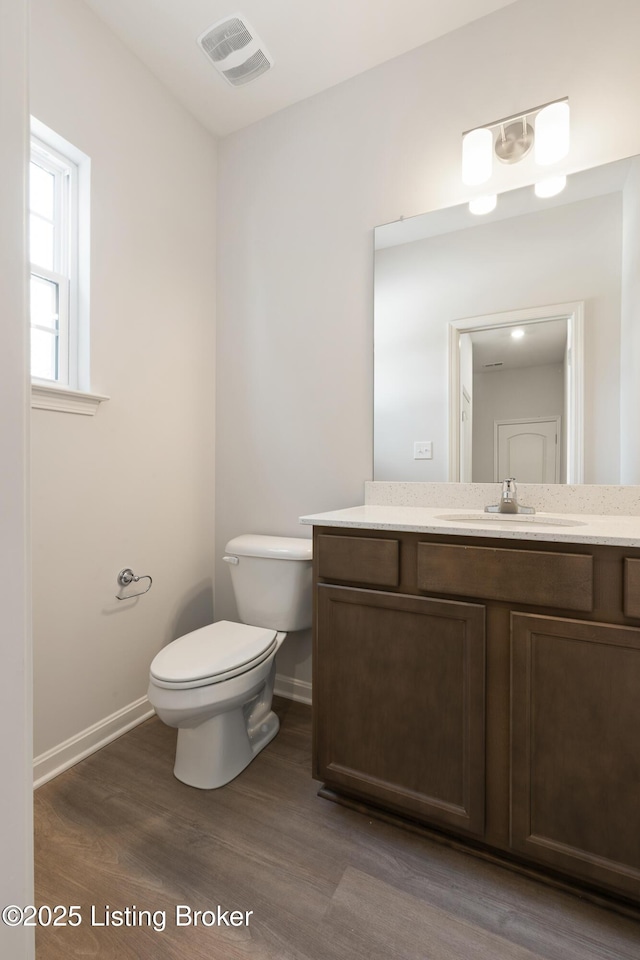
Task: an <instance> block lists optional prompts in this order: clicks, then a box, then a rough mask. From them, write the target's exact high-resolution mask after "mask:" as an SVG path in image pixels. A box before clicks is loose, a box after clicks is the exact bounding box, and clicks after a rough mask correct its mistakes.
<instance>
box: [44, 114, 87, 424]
mask: <svg viewBox="0 0 640 960" xmlns="http://www.w3.org/2000/svg"><path fill="white" fill-rule="evenodd" d="M89 168H90V161H89V158H88V157H87V156H85V155H84V154H83V153H81V152H80V151H79V150H78V149H76V148H75V147H74V146H72V144H70V143H68V142H67V141H66V140H63V138H62V137H60V136H58V134H56V133H54V131H53V130H50V129H49V128H48V127H46V126H45V125H44V124H42V123H40V122H39V121H38V120H36V119H35V118H33V117H32V119H31V162H30V165H29V231H30V233H29V236H30V240H29V246H30V261H31V290H30V295H31V377H32V382H33V387H32V405H34V406H45V407H47V408H53V409H57V410H61V409H69V407H68V405H67V406H65V405H64V403H62V405H61V400H60V398H61V396H62V394H63V393H65V395H66V396H71V394H72V393H73V394H77V397H73V396H72V397H71V399H72V400H74V399H77V398H78V397H79V398H83V399H86V398H87V397H88V396H91V395H89V394H88V393H87V391H88V390H89V315H88V313H89V310H88V307H89V295H88V290H89ZM53 390H55V394H54V393H53V392H52V391H53ZM81 391H82V392H81ZM54 395H55V401H50V398H51V396H54ZM47 397H49V399H47ZM43 398H44V399H43ZM93 398H94V399H95V401H96V402H99V400H100V399H106V398H99V397H98V396H97V395H93ZM94 407H95V404H94ZM72 412H74V413H77V412H83V413H84V412H91V413H93V412H95V409H92V410H90V411H89V410H85V409H75V407H73V404H72Z"/></svg>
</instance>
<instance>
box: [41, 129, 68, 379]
mask: <svg viewBox="0 0 640 960" xmlns="http://www.w3.org/2000/svg"><path fill="white" fill-rule="evenodd" d="M29 162H30V165H31V164H32V163H33V164H35V165H36V166H38V167H40V168H41V169H43V170H45V171H46V172H47V173H49V174H51V175H52V176H53V178H54V214H53V220H52V221H51V222H52V224H53V232H54V241H53V269H52V270H50V269H48V268H47V267H43V266H41V265H40V264H38V263H34V262H33V261H32V260H30V275H31V276H32V277H36V278H39V279H41V280H45V281H48V282H49V283H53V284H55V286H56V291H57V318H58V323H57V327H56V329H55V331H52V330H51V328H48V327H42V326H39V325H38V324H34V323H31V324H30V326H31V329H36V330H42V331H43V332H44V333H49V334H50V335H51V336H54V337H55V338H56V341H57V343H56V371H55V372H56V376H55V378H54V379H50V378H48V377H47V378H44V377H36V376H33V374H32V379H33V380H35V381H36V382H38V383H55V384H57V385H58V386H62V387H66V388H68V389H69V388H70V389H73V388H74V387H77V384H78V351H77V342H78V296H77V288H78V226H79V225H78V166H77V164H76V163H75V162H74V161H73V160H71V159H70V158H68V157H66V156H64V154H62V153H60V152H59V151H58V150H55V149H54V148H53V147H51V146H50V145H48V144H47V143H45V142H44V141H43V140H41V139H40V137H37V136H35V134H32V135H31V153H30V160H29ZM29 215H30V216H36V217H37V216H39V214H38V213H34V211H32V210H31V207H29Z"/></svg>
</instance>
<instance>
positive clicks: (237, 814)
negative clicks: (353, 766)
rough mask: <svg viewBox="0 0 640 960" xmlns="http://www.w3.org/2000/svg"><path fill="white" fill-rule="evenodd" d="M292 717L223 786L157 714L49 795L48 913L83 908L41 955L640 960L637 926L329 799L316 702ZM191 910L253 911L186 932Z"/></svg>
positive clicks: (43, 854)
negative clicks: (319, 772) (186, 774)
mask: <svg viewBox="0 0 640 960" xmlns="http://www.w3.org/2000/svg"><path fill="white" fill-rule="evenodd" d="M275 709H276V712H277V713H278V714H279V716H280V719H281V724H282V726H281V730H280V733H279V734H278V736H277V737H276V739H275V740H274V741H273V742H272V743H271V744H270V745H269V746H268V747H267V748H266V749H265V750H264V751H263V752H262V753H261V754H260V755H259V756H258V757H257V758H256V759H255V761H254V762H253V763H252V764H251V765H250V766H249V767H248V768H247V769H246V770H245V771H244V772H243V773H242V774H241V775H240V776H239V777H238V778H237V779H236V780H234V781H233V782H232V783H230V784H229V785H228V786H226V787H223V788H221V789H219V790H213V791H201V790H196V789H194V788H192V787H187V786H185V785H184V784H181V783H180V782H178V781H177V780H176V779H175V778H174V777H173V773H172V768H173V756H174V749H175V736H176V732H175V730H171V729H169V728H168V727H165V726H164V725H163V724H162V723H160V721H158V720H157V719H155V718H154V719H152V720H148V721H147V722H146V723H144V724H142V725H141V726H139V727H136V728H135V729H134V730H132V731H131V732H129V733H128V734H126V735H125V736H123V737H121V738H120V739H119V740H116V741H115V742H114V743H112V744H110V745H109V746H107V747H105V748H104V749H103V750H101V751H100V752H99V753H96V754H94V755H93V756H91V757H89V758H88V759H86V760H84V761H82V762H81V763H79V764H78V765H77V766H75V767H73V768H72V769H71V770H68V771H67V772H66V773H64V774H62V775H61V776H59V777H58V778H56V779H55V780H52V781H51V782H49V783H47V784H45V785H44V786H43V787H41V788H40V789H39V790H37V791H36V794H35V825H36V903H37V904H38V905H40V904H48V905H50V906H55V905H57V904H61V905H66V906H69V905H72V904H73V905H78V906H80V908H81V915H82V923H81V924H80V925H79V926H76V927H70V926H66V927H65V926H60V927H51V926H43V927H39V928H38V930H37V938H36V943H37V960H72V958H92V957H99V958H104V960H130V958H131V960H134V958H135V960H204V958H206V960H245V958H246V960H338V958H340V960H638V958H639V957H640V923H638V922H637V921H635V920H633V919H630V918H627V917H623V916H619V915H617V914H615V913H613V912H610V911H607V910H604V909H601V908H600V907H598V906H596V905H593V904H591V903H588V902H586V901H582V900H581V899H579V898H578V897H577V896H572V895H571V894H568V893H564V892H562V891H559V890H555V889H553V888H550V887H547V886H545V885H543V884H540V883H537V882H536V881H534V880H531V879H529V878H527V877H523V876H519V875H517V874H514V873H512V872H511V871H508V870H505V869H503V868H501V867H498V866H496V865H494V864H492V863H487V862H484V861H482V860H478V859H476V858H474V857H472V856H469V855H468V854H465V853H461V852H459V851H457V850H454V849H450V848H449V847H446V846H443V845H441V844H438V843H435V842H433V841H431V840H429V839H427V838H424V837H421V836H417V835H415V834H412V833H409V832H406V831H404V830H401V829H399V828H397V827H395V826H393V825H391V824H387V823H383V822H381V821H378V820H371V819H370V818H369V817H368V816H366V815H365V814H362V813H358V812H356V811H353V810H349V809H347V808H345V807H342V806H338V805H337V804H333V803H331V802H329V801H327V800H324V799H322V798H320V797H318V796H317V790H318V786H319V784H318V783H317V782H314V781H313V780H312V779H311V774H310V769H311V713H310V709H309V708H308V707H305V706H303V705H301V704H295V703H292V702H290V701H286V700H276V701H275ZM176 905H184V907H185V908H186V907H189V908H191V910H192V911H194V910H200V911H214V912H215V911H217V908H218V906H220V908H221V909H222V911H223V912H224V911H229V910H237V911H243V912H247V911H253V913H252V914H251V915H250V917H249V923H248V925H242V926H237V927H233V926H225V925H224V923H222V925H220V926H219V925H218V917H217V913H216V914H215V919H216V923H215V925H214V926H206V927H205V926H202V925H201V924H198V925H193V924H190V925H184V926H177V925H176V923H175V910H176ZM92 906H93V907H94V908H95V921H96V922H104V920H105V916H106V912H107V910H106V908H107V907H108V908H109V911H110V914H111V915H112V916H114V915H115V916H117V914H116V913H115V912H116V911H123V913H122V917H123V919H125V920H126V918H127V915H126V914H125V913H124V911H125V910H126V908H129V914H128V916H129V919H130V920H132V918H133V917H136V919H137V920H139V921H141V922H142V925H135V926H134V925H127V926H119V927H117V926H115V925H110V926H98V925H97V923H96V924H92V922H91V907H92ZM134 908H135V909H134ZM143 910H147V911H151V913H154V912H157V914H156V917H157V920H158V921H159V923H158V926H160V925H161V923H162V917H163V916H166V926H165V929H164V930H160V929H158V930H156V929H154V926H153V923H151V925H148V924H147V923H146V917H145V915H141V914H140V913H139V911H143ZM184 915H185V914H184V912H183V916H184ZM191 916H193V914H192V915H191ZM229 916H230V915H227V917H229ZM238 916H239V915H238ZM205 918H206V920H207V921H208V922H211V920H212V919H213V913H211V914H205ZM45 919H46V917H45ZM236 919H238V917H236Z"/></svg>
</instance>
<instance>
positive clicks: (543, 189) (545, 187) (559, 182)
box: [533, 176, 567, 200]
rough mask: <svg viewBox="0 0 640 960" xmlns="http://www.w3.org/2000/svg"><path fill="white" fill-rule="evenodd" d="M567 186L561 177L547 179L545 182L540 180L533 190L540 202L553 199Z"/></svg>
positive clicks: (563, 177)
mask: <svg viewBox="0 0 640 960" xmlns="http://www.w3.org/2000/svg"><path fill="white" fill-rule="evenodd" d="M566 185H567V178H566V177H565V176H562V177H547V179H546V180H540V182H539V183H536V185H535V187H534V188H533V189H534V190H535V194H536V197H540V199H541V200H545V199H546V198H547V197H555V196H556V194H558V193H561V192H562V191H563V190H564V188H565V187H566Z"/></svg>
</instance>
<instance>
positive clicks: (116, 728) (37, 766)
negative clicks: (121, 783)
mask: <svg viewBox="0 0 640 960" xmlns="http://www.w3.org/2000/svg"><path fill="white" fill-rule="evenodd" d="M154 713H155V711H154V709H153V707H152V706H151V704H150V703H149V701H148V700H147V698H146V697H140V699H139V700H136V701H134V703H130V704H129V705H128V706H127V707H123V708H122V710H117V711H116V713H112V714H111V716H110V717H105V719H104V720H100V721H99V722H98V723H94V724H93V726H91V727H87V729H86V730H82V731H81V732H80V733H77V734H76V735H75V736H74V737H71V738H70V739H69V740H65V741H64V743H60V744H58V746H56V747H52V748H51V750H47V751H46V753H41V754H40V756H39V757H36V758H35V760H34V761H33V787H34V790H35V789H37V788H38V787H40V786H42V784H43V783H46V782H47V781H48V780H52V779H53V778H54V777H57V776H58V774H60V773H63V772H64V771H65V770H68V769H69V767H72V766H74V764H76V763H79V762H80V760H84V759H85V757H88V756H90V755H91V754H92V753H95V752H96V751H97V750H100V748H101V747H105V746H106V745H107V744H108V743H111V741H112V740H117V738H118V737H121V736H122V734H123V733H127V731H128V730H131V729H133V727H137V726H138V724H139V723H142V722H143V720H148V719H149V717H152V716H153V714H154Z"/></svg>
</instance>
